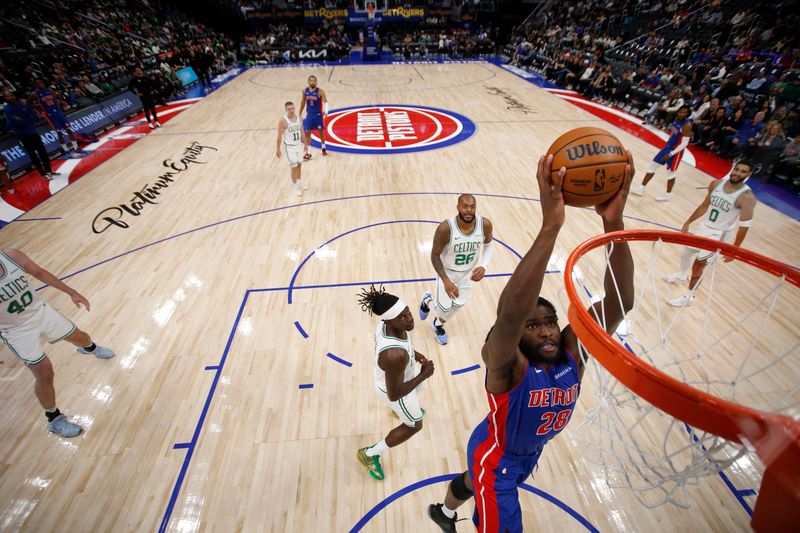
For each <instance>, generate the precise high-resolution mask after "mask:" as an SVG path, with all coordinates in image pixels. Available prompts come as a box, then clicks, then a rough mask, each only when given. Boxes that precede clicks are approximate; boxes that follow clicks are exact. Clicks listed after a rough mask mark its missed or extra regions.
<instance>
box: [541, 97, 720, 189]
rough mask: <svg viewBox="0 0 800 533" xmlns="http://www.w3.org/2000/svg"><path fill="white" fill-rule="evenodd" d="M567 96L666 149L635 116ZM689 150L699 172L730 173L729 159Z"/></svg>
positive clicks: (656, 136) (715, 176)
mask: <svg viewBox="0 0 800 533" xmlns="http://www.w3.org/2000/svg"><path fill="white" fill-rule="evenodd" d="M556 95H558V93H556ZM567 96H569V97H570V98H574V99H577V100H578V101H576V100H572V99H570V100H566V99H565V100H566V101H567V102H569V103H571V104H573V105H575V106H578V107H580V108H581V109H583V110H584V111H588V112H589V113H591V114H593V115H594V116H596V117H600V118H602V119H603V120H605V121H606V122H608V123H610V124H613V125H614V126H617V127H618V128H620V129H621V130H624V131H626V132H628V133H630V134H631V135H633V136H635V137H638V138H640V139H642V140H643V141H645V142H647V143H648V144H652V145H653V146H655V147H657V148H659V149H661V148H663V147H664V144H665V143H666V141H665V140H663V139H661V138H660V137H659V136H658V135H656V134H655V133H653V132H652V131H650V130H649V129H648V128H646V127H644V126H641V125H640V124H636V123H635V122H632V121H631V120H634V117H633V115H628V116H630V117H631V119H626V118H624V117H621V116H619V115H617V114H616V113H612V112H611V111H610V109H609V108H605V107H595V106H594V105H589V104H587V103H583V102H581V101H580V100H583V101H584V102H588V100H586V99H585V98H583V97H582V96H580V95H577V94H569V95H567ZM595 105H599V104H595ZM614 109H615V110H617V111H619V112H621V113H625V112H624V111H622V110H621V109H617V108H614ZM626 115H627V113H626ZM687 150H689V151H690V152H691V153H692V155H693V156H694V159H695V163H696V167H697V168H698V169H699V170H702V171H703V172H705V173H707V174H709V175H711V176H712V177H714V178H717V179H719V178H722V177H724V176H725V175H727V174H728V172H730V169H731V162H730V161H728V160H727V159H723V158H721V157H719V156H717V155H716V154H714V153H711V152H707V151H705V150H701V149H700V148H696V147H692V146H690V147H688V148H687Z"/></svg>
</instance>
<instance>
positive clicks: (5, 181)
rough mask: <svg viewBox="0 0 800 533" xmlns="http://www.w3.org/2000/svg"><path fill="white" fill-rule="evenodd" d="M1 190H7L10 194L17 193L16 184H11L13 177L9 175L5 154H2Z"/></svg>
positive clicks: (0, 166)
mask: <svg viewBox="0 0 800 533" xmlns="http://www.w3.org/2000/svg"><path fill="white" fill-rule="evenodd" d="M0 188H1V189H5V190H6V192H7V193H8V194H14V193H15V192H17V191H15V190H14V184H13V183H11V176H10V175H9V174H8V163H7V162H6V159H5V158H4V157H3V154H0Z"/></svg>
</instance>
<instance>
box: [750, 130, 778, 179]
mask: <svg viewBox="0 0 800 533" xmlns="http://www.w3.org/2000/svg"><path fill="white" fill-rule="evenodd" d="M785 146H786V138H785V137H784V135H783V127H781V124H780V122H775V121H771V122H769V123H767V126H766V127H765V128H764V129H763V130H761V133H759V134H758V135H757V136H756V137H755V138H753V139H750V140H749V141H748V143H747V146H745V147H744V148H743V150H742V153H743V154H744V156H745V157H746V158H748V159H750V160H751V161H753V163H754V164H755V167H754V168H753V176H756V177H761V178H762V179H763V178H765V177H766V176H767V175H769V174H771V173H772V167H773V165H774V164H775V163H776V162H777V161H778V157H779V156H780V154H781V152H783V149H784V147H785Z"/></svg>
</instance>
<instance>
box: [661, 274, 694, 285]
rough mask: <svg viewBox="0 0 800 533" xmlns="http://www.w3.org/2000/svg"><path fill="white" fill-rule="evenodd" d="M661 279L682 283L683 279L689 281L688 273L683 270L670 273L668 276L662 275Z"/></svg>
mask: <svg viewBox="0 0 800 533" xmlns="http://www.w3.org/2000/svg"><path fill="white" fill-rule="evenodd" d="M661 279H662V280H664V281H666V282H667V283H682V282H684V281H689V275H688V274H686V273H685V272H675V273H674V274H670V275H669V276H664V277H663V278H661Z"/></svg>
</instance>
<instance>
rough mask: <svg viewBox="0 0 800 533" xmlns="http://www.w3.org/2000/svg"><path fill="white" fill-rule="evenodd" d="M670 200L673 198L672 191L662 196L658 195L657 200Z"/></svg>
mask: <svg viewBox="0 0 800 533" xmlns="http://www.w3.org/2000/svg"><path fill="white" fill-rule="evenodd" d="M670 200H672V193H671V192H665V193H664V194H662V195H661V196H656V202H669V201H670Z"/></svg>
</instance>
